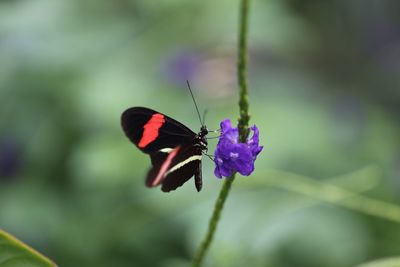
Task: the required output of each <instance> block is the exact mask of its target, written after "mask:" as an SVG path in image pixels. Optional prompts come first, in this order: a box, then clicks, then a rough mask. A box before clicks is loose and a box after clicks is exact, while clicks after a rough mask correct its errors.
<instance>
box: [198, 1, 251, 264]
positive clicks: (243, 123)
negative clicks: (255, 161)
mask: <svg viewBox="0 0 400 267" xmlns="http://www.w3.org/2000/svg"><path fill="white" fill-rule="evenodd" d="M249 1H250V0H241V6H240V19H239V27H240V29H239V48H238V62H237V71H238V72H237V75H238V83H239V110H240V116H239V122H238V128H239V139H240V142H246V139H247V136H248V135H249V120H250V115H249V100H248V90H247V76H246V75H247V21H248V10H249ZM234 180H235V174H233V175H232V176H231V177H229V178H226V179H225V182H224V184H223V186H222V188H221V191H220V193H219V196H218V198H217V201H216V202H215V206H214V211H213V214H212V216H211V219H210V221H209V225H208V230H207V234H206V236H205V238H204V240H203V242H202V243H201V245H200V247H199V249H198V251H197V253H196V255H195V257H194V259H193V265H192V266H193V267H199V266H201V264H202V262H203V260H204V256H205V255H206V253H207V251H208V249H209V247H210V244H211V242H212V240H213V237H214V233H215V231H216V229H217V225H218V222H219V219H220V217H221V212H222V209H223V207H224V203H225V201H226V198H227V197H228V194H229V191H230V189H231V186H232V183H233V181H234Z"/></svg>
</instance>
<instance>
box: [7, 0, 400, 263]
mask: <svg viewBox="0 0 400 267" xmlns="http://www.w3.org/2000/svg"><path fill="white" fill-rule="evenodd" d="M238 5H239V1H232V0H223V1H211V0H209V1H182V0H171V1H145V0H117V1H105V0H101V1H100V0H97V1H94V0H87V1H79V0H69V1H66V0H30V1H28V0H3V1H0V228H3V229H5V230H6V231H8V232H10V233H12V234H14V235H16V236H17V237H19V238H20V239H22V240H23V241H25V242H27V243H28V244H30V245H31V246H33V247H35V248H37V249H38V250H39V251H41V252H42V253H44V254H46V255H48V256H49V257H50V258H52V259H53V260H54V261H55V262H57V263H58V264H59V265H60V266H162V267H169V266H187V263H188V262H189V261H190V260H191V258H192V256H193V255H194V253H195V251H196V248H197V247H198V245H199V243H200V241H201V239H202V237H203V235H204V233H205V231H206V227H207V223H208V219H209V217H210V215H211V211H212V208H213V204H214V201H215V198H216V196H217V194H218V191H219V189H220V187H221V185H222V181H221V180H218V179H217V178H215V177H214V175H213V163H212V162H211V161H210V160H209V159H207V158H205V159H204V160H203V174H204V178H203V179H204V186H203V191H202V192H201V193H197V192H196V191H195V188H194V185H193V181H189V182H188V183H186V184H185V185H184V186H183V187H182V188H180V189H179V190H177V191H175V192H172V193H169V194H165V193H162V192H161V191H160V190H159V188H156V189H148V188H145V187H144V180H143V176H144V175H145V173H146V171H147V168H148V166H149V165H150V161H149V159H148V157H147V156H146V155H144V154H142V153H141V152H140V151H138V150H137V149H136V148H134V146H133V145H132V144H131V143H129V141H128V140H127V138H125V136H124V134H123V132H122V130H121V127H120V121H119V120H120V115H121V113H122V111H123V110H124V109H126V108H128V107H131V106H146V107H151V108H153V109H156V110H159V111H161V112H163V113H165V114H168V115H170V116H172V117H174V118H176V119H177V120H179V121H181V122H183V123H185V124H186V125H188V126H189V127H190V128H192V129H193V130H194V131H197V130H198V129H199V127H200V125H199V122H198V119H197V115H196V113H195V109H194V106H193V103H192V101H191V99H190V95H189V93H188V91H187V88H186V85H185V80H186V79H188V80H190V81H191V84H192V87H193V88H194V90H195V92H194V93H195V95H196V98H197V101H198V103H199V106H200V108H201V109H205V108H208V109H209V115H208V117H207V121H206V122H207V125H208V127H209V128H211V129H216V128H218V127H219V121H221V120H222V119H224V118H227V117H229V118H231V119H232V120H234V121H235V120H236V118H237V116H238V107H237V101H238V94H237V91H238V89H237V82H236V65H235V64H236V52H237V50H236V46H237V35H238V33H237V32H238ZM399 15H400V2H399V1H395V0H393V1H390V0H388V1H386V0H375V1H374V0H351V1H311V0H303V1H296V0H265V1H261V0H259V1H256V0H255V1H252V5H251V13H250V25H249V26H250V33H249V55H250V61H249V85H250V104H251V106H250V110H251V113H252V120H251V122H252V123H256V124H257V126H258V127H259V128H260V132H261V144H263V145H264V151H263V152H262V153H261V154H260V155H259V159H258V161H257V162H256V171H255V172H254V174H253V175H252V176H251V177H240V176H238V177H237V180H236V181H235V184H234V187H233V190H232V192H231V195H230V197H229V199H228V202H227V205H226V207H225V210H224V213H223V217H222V219H221V221H220V225H219V228H218V231H217V234H216V237H215V242H214V243H213V244H212V246H211V251H210V253H209V254H208V256H207V260H206V264H205V266H234V267H235V266H255V267H257V266H268V267H269V266H271V267H272V266H274V267H321V266H323V267H347V266H355V265H357V264H360V263H362V262H366V261H370V260H373V259H377V258H384V257H390V256H395V255H399V254H400V247H399V244H400V231H399V230H400V224H399V223H396V222H391V221H390V220H387V219H385V218H380V217H375V216H371V215H367V214H365V213H363V212H359V211H354V210H349V209H346V208H343V207H340V206H338V205H334V204H332V203H330V204H329V203H326V202H319V201H315V200H312V196H311V198H310V196H305V195H302V194H297V193H294V192H293V190H286V189H285V185H284V183H285V181H287V180H285V179H286V178H287V177H285V176H286V175H287V173H288V172H289V173H295V174H300V175H304V176H306V177H311V178H312V179H314V180H312V181H316V182H318V183H331V182H332V183H336V182H338V180H340V181H339V182H340V186H341V187H343V188H347V189H348V190H353V191H362V193H363V194H365V195H366V196H368V197H370V198H375V199H380V200H383V201H386V202H390V203H392V204H396V203H397V204H400V197H399V195H400V194H399V193H400V182H399V181H400V180H399V176H400V152H399V146H400V141H399V140H400V139H399V136H400V127H399V123H398V121H399V117H400V90H399V86H400V16H399ZM210 143H211V144H210V151H213V149H214V147H215V143H216V141H215V140H214V141H211V140H210ZM366 166H370V167H368V168H367V171H366V172H365V175H362V176H361V177H352V175H350V176H349V175H347V176H344V178H343V177H339V178H337V177H338V176H342V175H345V174H348V173H352V172H353V171H356V170H359V169H361V168H364V167H366ZM371 166H372V167H371ZM270 170H282V171H276V172H275V173H277V175H272V176H273V177H272V176H271V175H269V174H270V172H269V171H270ZM283 170H284V171H285V172H283ZM368 170H371V171H368ZM279 173H281V174H282V175H279ZM335 177H336V178H335ZM346 177H347V178H346ZM271 180H273V181H274V182H270V181H271ZM281 182H282V183H283V185H282V184H280V183H281ZM289 184H290V186H289V187H292V188H294V191H296V190H297V189H299V188H302V186H306V185H304V184H303V182H302V181H301V180H299V181H298V182H297V183H292V182H290V183H289ZM286 187H288V186H287V185H286ZM311 195H312V193H311Z"/></svg>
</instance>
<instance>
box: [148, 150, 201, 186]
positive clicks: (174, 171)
mask: <svg viewBox="0 0 400 267" xmlns="http://www.w3.org/2000/svg"><path fill="white" fill-rule="evenodd" d="M201 157H202V153H201V149H200V147H199V145H196V144H194V145H193V144H188V145H185V146H177V147H175V148H174V149H171V150H170V151H168V152H157V153H156V154H153V155H151V158H152V163H153V167H152V168H151V169H150V170H149V172H148V174H147V178H146V185H147V186H149V187H154V186H157V185H159V184H161V185H162V186H161V190H162V191H164V192H169V191H171V190H175V189H176V188H178V187H180V186H181V185H183V184H184V183H185V182H186V181H188V180H189V179H190V178H191V177H192V176H193V175H194V176H195V184H196V188H197V191H200V190H201V184H202V178H201Z"/></svg>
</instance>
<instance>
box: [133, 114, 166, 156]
mask: <svg viewBox="0 0 400 267" xmlns="http://www.w3.org/2000/svg"><path fill="white" fill-rule="evenodd" d="M164 123H165V118H164V115H162V114H160V113H156V114H153V116H151V118H150V120H149V121H148V122H147V123H146V124H145V125H144V126H143V128H144V131H143V136H142V138H141V139H140V142H139V144H138V146H139V147H140V148H144V147H145V146H147V145H148V144H150V143H151V142H153V141H154V140H156V139H157V137H158V131H159V129H160V128H161V126H162V125H163V124H164Z"/></svg>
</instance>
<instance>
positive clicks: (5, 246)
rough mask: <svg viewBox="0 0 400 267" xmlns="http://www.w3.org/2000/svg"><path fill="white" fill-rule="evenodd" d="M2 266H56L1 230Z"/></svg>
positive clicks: (0, 252)
mask: <svg viewBox="0 0 400 267" xmlns="http://www.w3.org/2000/svg"><path fill="white" fill-rule="evenodd" d="M0 266H2V267H6V266H9V267H11V266H15V267H19V266H32V267H51V266H56V265H55V264H54V263H53V262H51V261H50V260H49V259H47V258H45V257H44V256H43V255H41V254H39V253H38V252H37V251H35V250H33V249H32V248H30V247H28V246H27V245H25V244H24V243H22V242H21V241H19V240H17V239H15V238H14V237H13V236H11V235H9V234H7V233H5V232H3V231H1V230H0Z"/></svg>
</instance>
